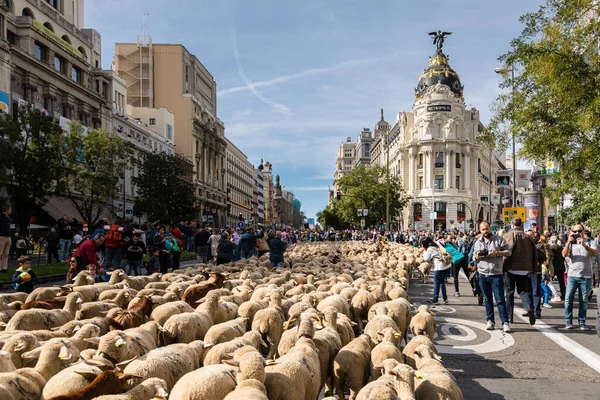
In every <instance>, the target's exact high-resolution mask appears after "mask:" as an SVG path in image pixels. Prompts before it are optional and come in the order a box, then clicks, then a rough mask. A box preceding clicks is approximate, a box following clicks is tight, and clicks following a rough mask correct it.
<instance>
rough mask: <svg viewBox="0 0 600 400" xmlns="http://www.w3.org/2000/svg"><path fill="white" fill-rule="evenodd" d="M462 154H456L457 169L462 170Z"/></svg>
mask: <svg viewBox="0 0 600 400" xmlns="http://www.w3.org/2000/svg"><path fill="white" fill-rule="evenodd" d="M460 167H461V165H460V153H456V168H460Z"/></svg>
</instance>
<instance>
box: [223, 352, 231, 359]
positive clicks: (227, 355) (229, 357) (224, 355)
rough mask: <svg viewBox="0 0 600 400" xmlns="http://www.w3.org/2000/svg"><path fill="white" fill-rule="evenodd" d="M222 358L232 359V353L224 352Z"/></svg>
mask: <svg viewBox="0 0 600 400" xmlns="http://www.w3.org/2000/svg"><path fill="white" fill-rule="evenodd" d="M222 358H223V360H231V359H233V353H225V354H223V355H222Z"/></svg>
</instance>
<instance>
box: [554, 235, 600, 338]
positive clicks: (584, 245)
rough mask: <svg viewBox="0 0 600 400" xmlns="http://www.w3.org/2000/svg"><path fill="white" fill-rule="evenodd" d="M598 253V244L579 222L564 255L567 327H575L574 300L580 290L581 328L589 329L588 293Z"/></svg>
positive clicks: (568, 240) (570, 236)
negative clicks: (587, 318)
mask: <svg viewBox="0 0 600 400" xmlns="http://www.w3.org/2000/svg"><path fill="white" fill-rule="evenodd" d="M597 253H598V249H597V247H596V244H595V243H594V242H593V241H592V240H591V239H590V238H589V237H588V236H586V235H585V233H584V231H583V225H581V224H577V225H575V226H574V227H573V229H572V230H571V233H570V234H569V238H568V239H567V244H566V245H565V247H564V248H563V251H562V255H563V257H564V258H565V263H566V265H567V293H566V295H565V319H566V326H565V329H573V328H574V327H575V326H574V325H573V301H574V299H575V292H576V291H577V290H579V315H578V320H579V329H581V330H582V331H588V330H589V329H590V328H589V327H588V326H587V325H586V323H585V322H586V314H587V305H588V293H589V291H590V290H591V288H592V265H593V260H594V258H595V257H596V255H597Z"/></svg>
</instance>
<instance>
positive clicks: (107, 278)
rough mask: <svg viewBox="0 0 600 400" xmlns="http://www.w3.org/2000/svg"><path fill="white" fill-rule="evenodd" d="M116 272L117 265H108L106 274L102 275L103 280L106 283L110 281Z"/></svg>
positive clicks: (105, 268) (105, 267)
mask: <svg viewBox="0 0 600 400" xmlns="http://www.w3.org/2000/svg"><path fill="white" fill-rule="evenodd" d="M113 272H115V265H114V264H113V263H106V265H105V266H104V273H103V274H102V278H103V279H104V282H108V281H110V276H111V275H112V274H113Z"/></svg>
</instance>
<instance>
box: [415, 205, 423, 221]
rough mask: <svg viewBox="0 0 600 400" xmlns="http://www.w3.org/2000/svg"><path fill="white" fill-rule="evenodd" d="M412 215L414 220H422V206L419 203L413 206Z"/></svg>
mask: <svg viewBox="0 0 600 400" xmlns="http://www.w3.org/2000/svg"><path fill="white" fill-rule="evenodd" d="M413 215H414V220H415V221H423V206H422V205H421V204H420V203H415V205H414V206H413Z"/></svg>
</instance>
